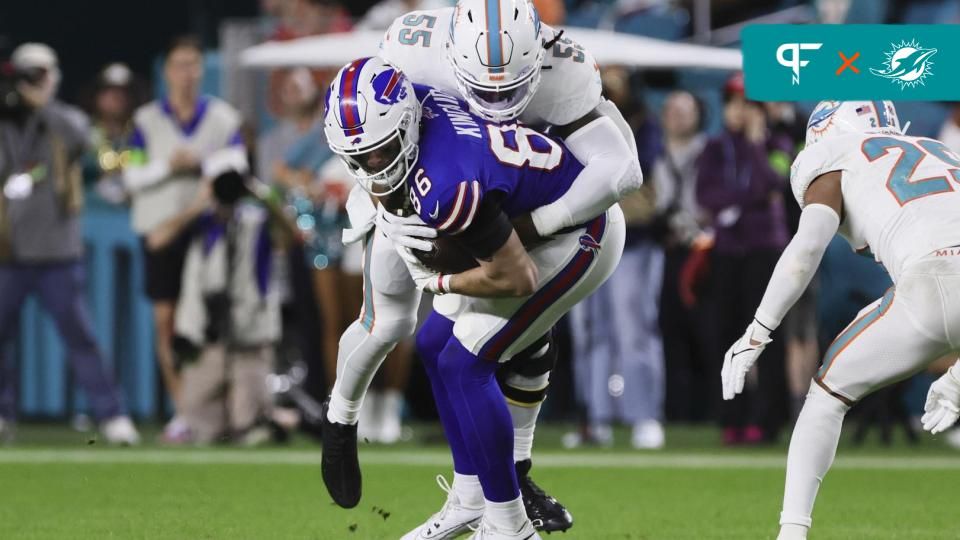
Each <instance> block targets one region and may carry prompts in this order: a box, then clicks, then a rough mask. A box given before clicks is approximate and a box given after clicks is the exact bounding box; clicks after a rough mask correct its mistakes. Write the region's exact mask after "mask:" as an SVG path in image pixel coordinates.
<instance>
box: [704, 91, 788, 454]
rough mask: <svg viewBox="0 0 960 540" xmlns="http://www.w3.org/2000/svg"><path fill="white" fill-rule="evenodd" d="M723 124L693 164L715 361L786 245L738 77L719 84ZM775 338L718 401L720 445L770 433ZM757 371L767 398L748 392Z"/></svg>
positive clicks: (755, 110)
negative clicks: (710, 236) (705, 219)
mask: <svg viewBox="0 0 960 540" xmlns="http://www.w3.org/2000/svg"><path fill="white" fill-rule="evenodd" d="M723 121H724V129H723V131H722V132H721V133H720V134H719V135H717V136H715V137H712V138H711V139H710V140H709V141H708V142H707V144H706V146H705V147H704V150H703V154H701V155H700V158H699V159H698V161H697V169H698V173H697V200H698V202H699V203H700V205H701V206H702V207H703V208H704V209H705V210H706V211H707V212H708V214H709V217H710V219H711V222H712V226H713V228H714V230H715V233H716V243H715V245H714V248H713V251H712V253H711V257H710V278H709V282H710V284H709V287H708V288H709V290H708V292H707V299H706V301H707V305H706V311H707V315H708V316H709V320H710V321H712V325H711V327H710V328H711V334H712V335H711V336H710V338H709V339H710V342H711V343H712V344H713V345H712V347H711V348H712V352H711V356H713V357H714V358H716V359H717V362H719V361H720V360H721V359H722V358H723V354H724V352H725V351H726V349H727V347H728V346H729V344H730V343H733V342H734V341H736V340H737V337H738V336H739V335H740V332H741V330H742V329H743V327H744V326H746V325H747V324H748V323H749V322H750V320H751V319H752V318H753V309H754V307H755V306H757V305H758V304H759V303H760V298H761V296H762V295H763V287H758V286H757V284H758V283H766V282H767V280H768V279H769V277H770V274H771V273H772V272H773V268H774V266H775V265H776V263H777V259H778V258H779V255H780V252H781V251H782V249H783V247H784V246H785V245H786V243H787V226H786V217H785V215H784V205H783V192H782V190H783V179H782V178H781V177H780V176H779V175H778V174H777V173H776V172H775V171H774V170H773V169H771V167H770V164H769V162H768V160H767V154H766V152H767V148H766V143H767V132H766V118H765V116H764V111H763V109H762V108H761V107H760V105H759V104H757V103H752V102H748V101H747V100H746V98H745V97H744V93H743V76H742V75H740V74H736V75H734V76H733V77H731V78H730V79H729V80H728V81H727V84H726V86H725V88H724V108H723ZM780 343H781V339H780V336H779V335H776V336H774V340H773V343H772V344H771V346H769V347H767V352H766V354H767V355H768V356H767V358H766V361H764V362H762V363H760V364H758V365H757V369H755V370H754V371H753V372H752V373H751V375H750V378H749V379H748V383H747V384H748V388H747V389H745V390H744V395H743V396H740V397H738V399H736V400H733V401H729V402H723V403H722V404H721V405H720V407H721V408H720V415H721V418H720V423H721V425H722V426H723V428H724V431H723V440H724V443H726V444H739V443H751V444H753V443H759V442H761V441H763V440H765V438H766V437H772V436H773V435H774V433H773V432H772V429H773V428H774V427H775V422H774V421H773V418H772V417H771V416H770V414H769V411H768V410H767V408H766V407H765V405H766V404H767V403H769V402H770V401H772V400H773V399H775V395H779V396H782V395H783V393H784V392H782V391H781V388H782V386H783V384H782V383H783V379H782V377H777V376H776V375H777V373H782V370H783V347H782V345H781V344H780ZM771 347H772V348H771ZM717 365H718V366H719V363H718V364H717ZM758 374H759V377H761V378H764V380H765V383H764V384H761V385H760V388H761V390H762V391H765V392H770V393H771V397H770V399H762V398H765V397H768V396H757V395H756V394H757V390H756V387H757V384H756V381H757V379H756V377H757V375H758ZM768 378H769V379H770V380H767V379H768Z"/></svg>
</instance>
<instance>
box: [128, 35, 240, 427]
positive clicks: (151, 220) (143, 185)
mask: <svg viewBox="0 0 960 540" xmlns="http://www.w3.org/2000/svg"><path fill="white" fill-rule="evenodd" d="M202 77H203V51H202V49H201V46H200V42H199V41H198V40H197V39H196V38H193V37H180V38H177V39H175V40H174V41H173V42H172V44H171V45H170V47H169V49H168V50H167V53H166V56H165V60H164V79H165V81H166V84H167V96H166V97H164V98H161V99H159V100H157V101H153V102H151V103H148V104H147V105H144V106H143V107H141V108H140V109H138V110H137V112H136V114H135V115H134V133H133V139H132V142H131V145H132V147H133V148H134V151H133V153H132V155H131V159H130V163H129V166H128V167H127V169H126V171H125V173H124V181H125V183H126V187H127V190H128V191H129V192H130V194H131V197H132V202H133V212H132V219H133V230H134V231H135V232H136V233H137V234H139V235H141V236H143V237H144V242H143V248H144V259H145V260H144V268H145V271H146V276H145V280H144V281H145V283H146V294H147V296H148V297H149V298H150V300H151V301H152V302H153V316H154V332H155V338H156V350H157V360H158V362H159V364H160V370H161V373H162V375H163V381H164V384H165V386H166V388H167V391H168V392H169V393H170V396H171V398H172V399H173V403H174V408H175V409H176V410H177V411H179V407H180V402H179V400H180V377H179V375H178V374H177V369H176V365H175V362H174V356H173V350H172V348H171V343H172V339H173V324H174V312H175V309H176V301H177V298H178V297H179V295H180V276H181V274H182V270H183V260H184V257H185V256H186V251H187V247H188V244H189V237H188V236H186V235H184V236H182V237H181V238H178V239H175V240H173V241H171V242H169V243H166V244H165V246H164V247H163V248H162V249H151V248H150V247H149V246H148V245H147V243H146V240H145V238H146V236H148V235H149V234H150V233H151V232H152V231H153V230H154V229H155V228H156V227H158V226H159V225H161V224H162V223H164V222H165V221H167V220H168V219H170V218H171V217H173V216H174V215H176V214H177V213H178V212H180V211H181V210H182V209H183V208H185V207H187V206H189V204H190V202H191V201H193V200H194V198H195V196H196V192H197V188H198V187H199V181H200V178H201V176H202V173H203V171H202V168H203V164H204V159H205V158H207V157H208V156H210V155H211V154H212V153H213V152H216V151H217V150H220V149H224V148H231V149H232V150H233V151H234V152H235V153H237V154H241V155H243V154H244V153H245V151H244V149H243V143H242V141H241V139H240V131H239V130H240V124H241V118H240V115H239V114H238V113H237V111H236V110H234V109H233V107H231V106H230V105H228V104H227V103H225V102H223V101H221V100H219V99H217V98H214V97H210V96H205V95H201V94H200V82H201V79H202ZM176 420H177V419H176V418H174V421H172V422H171V423H170V424H169V425H168V428H169V429H168V432H167V434H168V435H170V436H171V437H173V438H176V437H177V436H178V435H179V434H178V431H179V430H180V428H182V427H183V424H182V423H179V422H177V421H176Z"/></svg>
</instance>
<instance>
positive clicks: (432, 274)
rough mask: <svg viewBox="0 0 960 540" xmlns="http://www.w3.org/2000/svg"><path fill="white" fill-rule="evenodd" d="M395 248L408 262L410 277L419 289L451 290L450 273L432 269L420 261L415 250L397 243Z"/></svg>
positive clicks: (436, 291)
mask: <svg viewBox="0 0 960 540" xmlns="http://www.w3.org/2000/svg"><path fill="white" fill-rule="evenodd" d="M394 248H395V249H396V250H397V253H399V254H400V258H401V259H403V262H404V263H406V265H407V270H408V271H409V272H410V277H411V278H412V279H413V282H414V283H416V284H417V288H418V289H420V290H421V291H427V292H431V293H433V294H446V293H448V292H450V291H449V287H450V276H449V275H444V274H441V273H440V272H437V271H436V270H432V269H431V268H429V267H428V266H427V265H425V264H423V263H422V262H420V260H419V259H417V257H416V255H414V254H413V251H412V250H411V249H410V248H408V247H403V246H400V245H396V246H394Z"/></svg>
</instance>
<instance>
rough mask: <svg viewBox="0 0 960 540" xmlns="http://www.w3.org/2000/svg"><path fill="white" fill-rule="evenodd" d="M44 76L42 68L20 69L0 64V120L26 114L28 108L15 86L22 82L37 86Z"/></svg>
mask: <svg viewBox="0 0 960 540" xmlns="http://www.w3.org/2000/svg"><path fill="white" fill-rule="evenodd" d="M45 75H46V70H45V69H43V68H30V69H20V68H17V67H16V66H15V65H14V64H13V62H9V61H5V62H3V63H0V118H11V117H18V116H21V115H22V114H23V113H24V112H26V111H27V110H28V106H27V104H26V102H25V101H24V98H23V95H22V94H21V93H20V90H18V89H17V86H18V85H19V84H20V83H22V82H25V83H28V84H31V85H36V84H39V83H40V82H41V81H43V77H44V76H45Z"/></svg>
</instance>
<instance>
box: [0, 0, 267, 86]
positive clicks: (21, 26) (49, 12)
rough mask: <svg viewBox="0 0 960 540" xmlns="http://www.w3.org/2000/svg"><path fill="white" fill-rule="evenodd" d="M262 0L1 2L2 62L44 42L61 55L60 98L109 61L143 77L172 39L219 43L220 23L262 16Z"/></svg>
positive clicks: (0, 43) (59, 0) (54, 0)
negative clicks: (22, 46) (180, 37)
mask: <svg viewBox="0 0 960 540" xmlns="http://www.w3.org/2000/svg"><path fill="white" fill-rule="evenodd" d="M259 10H260V6H259V2H258V0H93V1H88V0H0V58H2V59H7V58H9V56H10V53H11V52H12V50H13V49H14V47H16V46H17V45H19V44H20V43H23V42H25V41H39V42H42V43H46V44H48V45H50V46H51V47H53V48H54V50H56V51H57V54H58V55H59V56H60V68H61V70H62V71H63V85H62V87H61V88H62V90H61V92H60V95H61V96H62V97H63V98H66V99H67V100H73V99H75V98H76V96H77V93H78V91H79V89H80V88H81V87H82V86H83V85H84V84H85V83H87V82H88V81H90V80H91V79H93V78H94V77H95V76H96V74H97V72H98V71H99V70H100V69H101V68H102V67H103V66H104V65H106V64H107V63H109V62H113V61H121V62H126V63H127V64H128V65H129V66H130V67H131V68H132V69H133V70H134V71H135V72H137V73H139V74H140V75H141V76H146V75H149V74H150V67H151V65H152V62H153V60H154V59H155V58H156V56H157V55H158V54H159V53H161V52H162V51H163V49H164V47H165V46H166V44H167V43H168V42H169V41H170V39H171V38H172V37H173V36H176V35H179V34H184V33H196V34H199V35H200V36H201V37H202V38H203V40H204V43H205V45H207V46H209V47H213V46H215V45H216V39H217V27H218V25H219V21H220V20H221V19H224V18H229V17H253V16H256V15H258V14H259Z"/></svg>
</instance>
